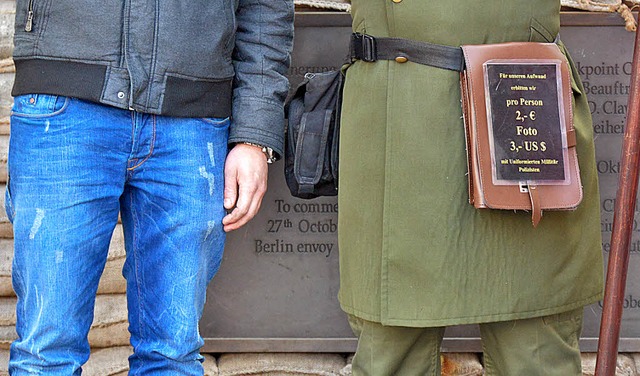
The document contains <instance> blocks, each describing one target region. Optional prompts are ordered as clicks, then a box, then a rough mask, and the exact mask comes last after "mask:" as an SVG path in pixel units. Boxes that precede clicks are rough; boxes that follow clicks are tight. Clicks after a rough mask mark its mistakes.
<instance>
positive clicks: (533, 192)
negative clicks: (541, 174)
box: [529, 185, 542, 228]
mask: <svg viewBox="0 0 640 376" xmlns="http://www.w3.org/2000/svg"><path fill="white" fill-rule="evenodd" d="M529 198H530V199H531V223H532V224H533V227H534V228H536V227H538V223H540V220H541V219H542V207H541V205H540V195H539V194H538V187H536V186H535V185H530V186H529Z"/></svg>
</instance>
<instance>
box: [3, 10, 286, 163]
mask: <svg viewBox="0 0 640 376" xmlns="http://www.w3.org/2000/svg"><path fill="white" fill-rule="evenodd" d="M292 34H293V1H292V0H188V1H186V0H171V1H170V0H155V1H152V0H99V1H92V0H17V9H16V31H15V39H14V43H15V49H14V60H15V64H16V80H15V84H14V87H13V91H12V94H13V95H14V96H15V95H21V94H32V93H46V94H55V95H65V96H71V97H77V98H82V99H87V100H91V101H95V102H99V103H103V104H106V105H111V106H115V107H118V108H123V109H132V110H136V111H140V112H145V113H151V114H160V115H168V116H182V117H228V116H233V123H232V124H233V125H232V128H231V134H230V139H229V142H239V141H249V142H254V143H258V144H261V145H265V146H270V147H272V148H273V149H274V150H275V151H276V152H277V153H279V154H282V144H283V124H284V112H283V101H284V99H285V97H286V94H287V90H288V81H287V79H286V77H285V74H286V72H287V69H288V66H289V54H290V50H291V47H292Z"/></svg>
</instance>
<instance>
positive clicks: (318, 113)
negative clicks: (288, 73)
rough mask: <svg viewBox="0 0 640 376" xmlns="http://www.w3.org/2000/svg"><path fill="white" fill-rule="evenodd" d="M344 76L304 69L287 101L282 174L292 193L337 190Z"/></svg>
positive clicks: (324, 193)
mask: <svg viewBox="0 0 640 376" xmlns="http://www.w3.org/2000/svg"><path fill="white" fill-rule="evenodd" d="M343 82H344V77H343V75H342V73H341V72H340V71H330V72H323V73H307V74H306V75H305V78H304V80H303V81H302V82H301V83H300V85H299V86H298V87H297V88H296V90H295V91H294V92H293V95H292V96H291V97H290V98H289V100H288V103H287V109H286V112H287V117H288V120H289V122H288V125H287V132H286V135H285V151H284V176H285V179H286V181H287V186H289V190H290V191H291V194H292V195H293V196H294V197H299V198H304V199H311V198H316V197H319V196H335V195H337V194H338V141H339V134H340V107H341V104H342V86H343Z"/></svg>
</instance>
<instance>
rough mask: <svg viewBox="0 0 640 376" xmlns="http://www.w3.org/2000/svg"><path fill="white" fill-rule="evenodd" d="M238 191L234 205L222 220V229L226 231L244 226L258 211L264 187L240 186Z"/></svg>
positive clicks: (264, 190)
mask: <svg viewBox="0 0 640 376" xmlns="http://www.w3.org/2000/svg"><path fill="white" fill-rule="evenodd" d="M265 188H266V187H265ZM239 191H240V193H239V196H238V202H237V205H236V207H235V208H233V210H232V211H231V213H229V214H227V216H225V218H224V219H223V220H222V224H223V225H224V230H225V231H227V232H229V231H233V230H237V229H239V228H240V227H242V226H244V225H245V224H247V222H249V221H250V220H251V219H252V218H253V217H254V216H255V215H256V214H257V213H258V210H259V209H260V205H261V203H262V198H263V197H264V194H265V192H266V189H262V188H257V187H255V188H254V187H247V188H245V189H243V188H242V186H241V187H240V189H239Z"/></svg>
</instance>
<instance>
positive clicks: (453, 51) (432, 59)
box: [350, 33, 464, 72]
mask: <svg viewBox="0 0 640 376" xmlns="http://www.w3.org/2000/svg"><path fill="white" fill-rule="evenodd" d="M350 50H351V60H362V61H366V62H374V61H377V60H396V61H399V62H405V61H413V62H414V63H418V64H423V65H429V66H432V67H436V68H442V69H448V70H453V71H458V72H461V71H462V70H464V58H463V56H462V49H461V48H460V47H451V46H445V45H442V44H433V43H427V42H418V41H415V40H410V39H403V38H377V37H374V36H371V35H367V34H360V33H353V34H351V49H350Z"/></svg>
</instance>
